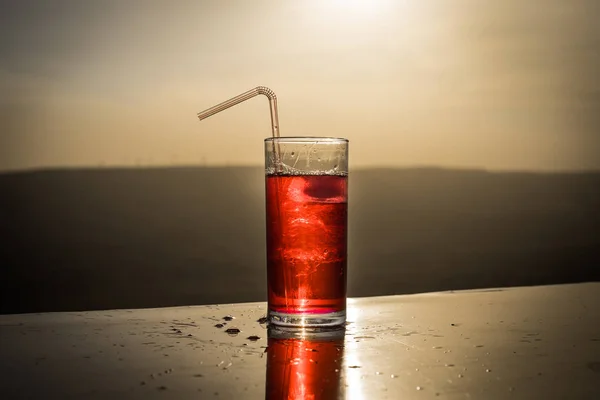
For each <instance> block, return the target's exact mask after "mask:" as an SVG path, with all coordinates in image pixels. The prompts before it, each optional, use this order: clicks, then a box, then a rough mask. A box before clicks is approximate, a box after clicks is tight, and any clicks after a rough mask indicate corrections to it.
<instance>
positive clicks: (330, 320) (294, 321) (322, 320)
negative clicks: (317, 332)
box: [268, 310, 346, 327]
mask: <svg viewBox="0 0 600 400" xmlns="http://www.w3.org/2000/svg"><path fill="white" fill-rule="evenodd" d="M268 318H269V323H270V324H273V325H278V326H293V327H333V326H340V325H344V324H345V323H346V311H345V310H344V311H337V312H332V313H327V314H288V313H281V312H277V311H272V310H269V314H268Z"/></svg>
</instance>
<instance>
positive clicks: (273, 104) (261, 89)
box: [198, 86, 279, 137]
mask: <svg viewBox="0 0 600 400" xmlns="http://www.w3.org/2000/svg"><path fill="white" fill-rule="evenodd" d="M259 94H264V95H265V96H267V98H268V99H269V108H270V110H271V130H272V131H273V137H279V117H278V115H277V96H275V92H273V91H272V90H271V89H269V88H268V87H265V86H258V87H255V88H254V89H252V90H248V91H247V92H244V93H242V94H240V95H238V96H235V97H233V98H231V99H229V100H227V101H224V102H222V103H221V104H217V105H216V106H214V107H211V108H209V109H207V110H204V111H201V112H199V113H198V119H200V121H202V120H203V119H205V118H208V117H210V116H211V115H215V114H216V113H218V112H221V111H223V110H226V109H228V108H229V107H233V106H235V105H236V104H239V103H241V102H242V101H246V100H248V99H251V98H253V97H254V96H258V95H259Z"/></svg>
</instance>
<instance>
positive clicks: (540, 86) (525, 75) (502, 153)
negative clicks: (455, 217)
mask: <svg viewBox="0 0 600 400" xmlns="http://www.w3.org/2000/svg"><path fill="white" fill-rule="evenodd" d="M598 15H600V2H598V1H596V0H571V1H564V0H545V1H528V2H527V1H520V0H502V1H501V0H494V1H491V0H454V1H444V0H438V1H434V0H371V1H368V0H348V1H343V0H318V1H317V0H303V1H292V0H279V1H276V0H272V1H265V0H254V1H244V0H231V1H225V0H214V1H202V0H196V1H187V0H186V1H182V0H180V1H167V0H164V1H155V0H120V1H118V0H103V1H100V0H95V1H93V0H87V1H82V0H53V1H51V2H50V1H45V0H20V1H17V0H14V1H8V0H0V171H2V170H4V171H6V170H20V169H32V168H33V169H36V168H49V167H81V166H85V167H90V166H91V167H109V166H123V165H125V166H160V165H262V162H263V159H264V158H263V139H264V138H265V137H268V136H269V135H270V134H271V129H270V118H269V107H268V102H267V100H266V98H264V97H256V98H253V99H251V100H249V101H247V102H244V103H242V104H240V105H238V106H235V107H233V108H231V109H228V110H226V111H223V112H222V113H219V114H217V115H215V116H212V117H210V118H208V119H206V120H204V121H201V122H200V121H198V119H197V118H196V113H197V112H199V111H201V110H203V109H205V108H209V107H211V106H213V105H215V104H217V103H220V102H221V101H224V100H227V99H228V98H230V97H233V96H235V95H237V94H240V93H242V92H244V91H246V90H249V89H251V88H253V87H256V86H259V85H264V86H268V87H269V88H271V89H272V90H274V91H275V93H276V94H277V97H278V105H279V120H280V127H281V135H282V136H308V135H310V136H335V137H346V138H348V139H349V140H350V167H351V168H361V167H376V166H385V167H406V166H439V167H452V168H455V167H458V168H483V169H488V170H528V171H529V170H531V171H565V170H590V169H594V170H596V169H600V74H599V73H598V71H600V24H598V23H597V16H598Z"/></svg>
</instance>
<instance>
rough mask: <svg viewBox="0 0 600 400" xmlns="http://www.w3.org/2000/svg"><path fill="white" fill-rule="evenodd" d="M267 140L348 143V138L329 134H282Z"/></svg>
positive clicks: (266, 140)
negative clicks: (329, 135)
mask: <svg viewBox="0 0 600 400" xmlns="http://www.w3.org/2000/svg"><path fill="white" fill-rule="evenodd" d="M265 142H286V143H314V142H321V143H348V142H349V140H348V139H346V138H338V137H328V136H280V137H269V138H266V139H265Z"/></svg>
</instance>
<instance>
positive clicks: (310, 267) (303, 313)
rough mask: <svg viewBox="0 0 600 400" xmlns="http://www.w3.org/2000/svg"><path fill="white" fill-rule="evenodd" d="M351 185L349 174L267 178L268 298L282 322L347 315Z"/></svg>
mask: <svg viewBox="0 0 600 400" xmlns="http://www.w3.org/2000/svg"><path fill="white" fill-rule="evenodd" d="M347 183H348V177H347V176H346V175H280V174H277V175H268V176H267V178H266V202H267V275H268V297H269V312H270V313H271V314H274V315H276V316H279V317H280V319H279V320H277V319H276V320H275V322H276V323H278V322H279V323H281V324H288V323H289V324H290V325H294V324H296V323H298V321H297V320H296V317H297V318H300V319H302V320H303V321H305V320H306V317H309V318H317V319H319V318H321V317H323V318H325V319H327V318H329V317H335V318H338V320H337V322H334V321H332V322H331V324H333V325H334V324H338V323H339V322H340V320H339V318H342V319H345V310H346V273H347V272H346V270H347V262H346V253H347V216H348V203H347V198H348V185H347ZM277 321H278V322H277ZM294 321H295V322H294ZM323 321H325V320H323ZM272 322H273V319H272ZM342 323H343V320H342ZM310 324H311V323H310V322H309V323H308V325H310ZM315 324H323V322H315ZM325 324H327V322H325Z"/></svg>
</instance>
